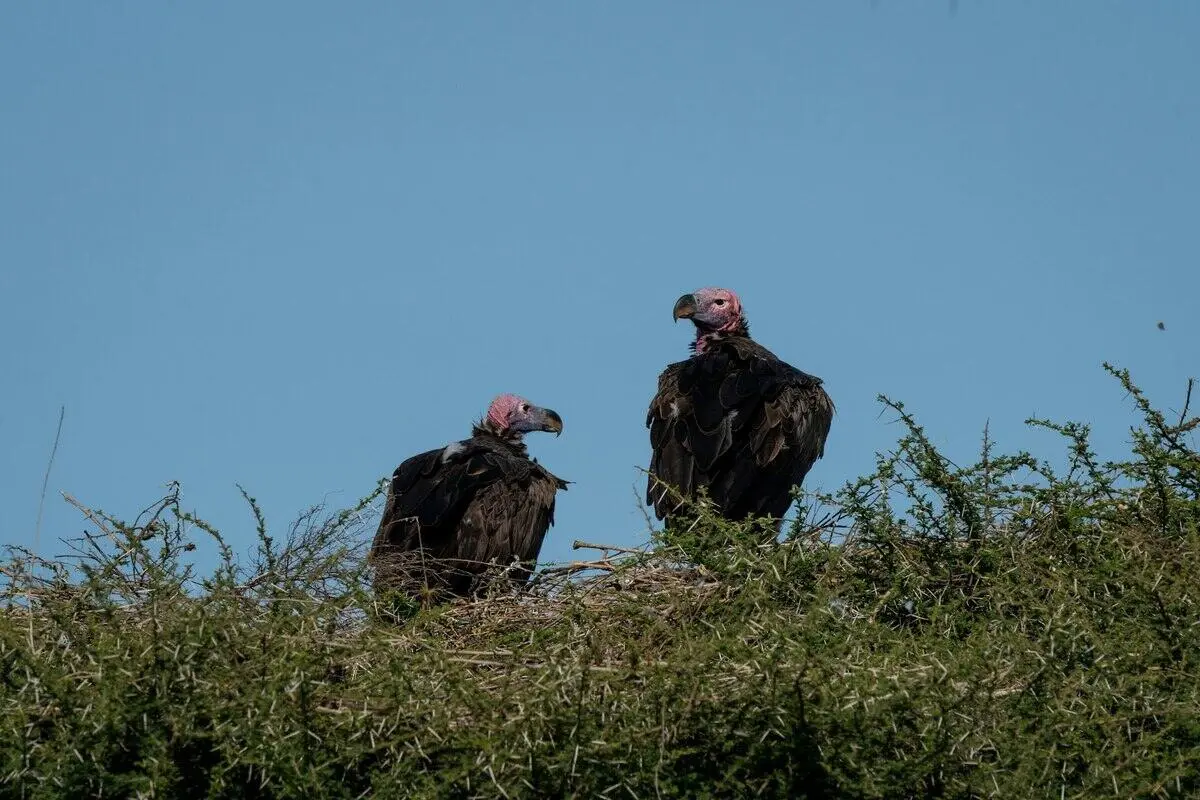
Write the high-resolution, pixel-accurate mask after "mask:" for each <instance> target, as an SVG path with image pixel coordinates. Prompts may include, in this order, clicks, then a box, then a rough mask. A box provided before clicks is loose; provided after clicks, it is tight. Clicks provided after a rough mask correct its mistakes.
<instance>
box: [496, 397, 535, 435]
mask: <svg viewBox="0 0 1200 800" xmlns="http://www.w3.org/2000/svg"><path fill="white" fill-rule="evenodd" d="M529 405H530V403H529V401H528V400H526V399H525V398H524V397H519V396H517V395H515V394H502V395H499V396H498V397H497V398H496V399H495V400H493V401H492V404H491V405H490V406H488V412H487V418H488V420H490V421H491V423H492V425H494V426H495V427H496V430H498V431H503V430H507V429H508V425H509V420H510V419H511V418H512V417H513V416H514V415H515V414H517V413H518V412H519V410H520V408H521V406H525V408H529Z"/></svg>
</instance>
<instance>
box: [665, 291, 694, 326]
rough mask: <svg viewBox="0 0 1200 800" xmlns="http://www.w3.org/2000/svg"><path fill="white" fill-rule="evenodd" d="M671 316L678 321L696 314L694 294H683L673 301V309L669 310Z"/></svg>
mask: <svg viewBox="0 0 1200 800" xmlns="http://www.w3.org/2000/svg"><path fill="white" fill-rule="evenodd" d="M671 315H672V317H674V319H675V321H676V322H678V321H679V320H681V319H691V318H692V317H694V316H695V315H696V295H694V294H685V295H684V296H683V297H681V298H679V299H678V300H676V301H675V309H674V310H673V311H672V312H671Z"/></svg>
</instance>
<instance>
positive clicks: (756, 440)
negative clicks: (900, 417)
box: [646, 336, 834, 494]
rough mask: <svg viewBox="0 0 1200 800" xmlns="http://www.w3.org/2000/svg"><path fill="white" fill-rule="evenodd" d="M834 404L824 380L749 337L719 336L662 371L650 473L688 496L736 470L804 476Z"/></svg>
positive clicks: (653, 408)
mask: <svg viewBox="0 0 1200 800" xmlns="http://www.w3.org/2000/svg"><path fill="white" fill-rule="evenodd" d="M833 410H834V409H833V402H832V401H831V400H830V398H829V395H828V394H826V392H825V389H824V388H823V387H822V385H821V379H820V378H817V377H815V376H813V375H809V374H807V373H805V372H802V371H800V370H798V369H796V368H795V367H793V366H791V365H790V364H787V363H786V362H784V361H782V360H780V359H779V358H778V357H777V356H775V354H773V353H772V352H771V351H770V350H767V349H766V348H765V347H763V346H762V345H760V344H758V343H757V342H755V341H754V340H752V339H750V338H749V337H747V336H731V337H725V338H719V339H715V340H713V341H711V342H709V343H708V345H707V346H706V347H705V348H704V349H703V351H702V352H698V353H697V354H696V355H694V356H692V357H691V358H689V359H687V360H686V361H680V362H677V363H674V364H671V365H670V366H669V367H667V368H666V369H665V370H664V371H663V373H662V374H661V375H660V376H659V380H658V393H657V394H656V395H655V396H654V399H653V400H652V401H651V404H650V409H649V413H648V414H647V418H646V424H647V426H648V427H649V428H650V444H651V447H652V449H653V460H652V463H651V472H652V474H654V475H655V476H657V477H658V478H659V479H661V480H663V481H666V482H667V483H669V484H672V485H674V486H676V487H678V488H680V489H681V490H682V491H683V492H684V493H685V494H690V493H691V492H692V490H693V489H694V488H696V487H697V486H699V485H703V484H709V483H711V482H712V481H713V480H714V479H715V478H716V477H717V476H718V474H719V473H722V472H727V471H728V470H731V469H738V470H740V471H742V472H744V473H745V474H746V479H745V480H746V481H751V480H753V473H756V472H758V471H761V470H763V469H767V468H771V469H772V470H776V469H779V470H782V471H783V472H785V473H788V474H790V475H792V476H793V477H795V478H796V479H797V481H798V480H799V479H802V478H803V475H804V473H806V472H807V471H808V469H809V468H810V467H811V466H812V463H813V462H814V461H815V460H816V459H818V458H820V457H821V456H822V455H823V454H824V448H825V439H826V437H827V435H828V433H829V427H830V423H831V422H832V418H833ZM781 459H782V463H781ZM731 488H732V487H731Z"/></svg>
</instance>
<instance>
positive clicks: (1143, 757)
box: [0, 367, 1200, 799]
mask: <svg viewBox="0 0 1200 800" xmlns="http://www.w3.org/2000/svg"><path fill="white" fill-rule="evenodd" d="M1109 370H1110V372H1112V373H1113V374H1114V376H1115V377H1116V378H1117V379H1118V380H1119V381H1120V382H1121V384H1122V385H1123V386H1124V388H1125V389H1126V391H1128V392H1129V393H1130V394H1131V395H1132V397H1133V400H1134V402H1135V404H1136V405H1137V407H1138V409H1139V411H1140V414H1141V418H1142V419H1141V423H1140V424H1139V425H1138V426H1137V427H1136V428H1135V429H1134V430H1133V436H1132V448H1131V450H1132V451H1131V453H1130V454H1129V456H1128V457H1127V458H1126V459H1125V460H1120V461H1101V460H1100V459H1099V457H1098V456H1097V455H1096V454H1095V453H1094V452H1093V450H1092V447H1091V445H1090V442H1089V429H1088V428H1087V426H1085V425H1082V424H1078V423H1066V424H1056V423H1051V422H1048V421H1037V420H1035V421H1031V422H1032V424H1035V425H1039V426H1042V427H1045V428H1048V429H1050V430H1053V431H1056V432H1058V433H1059V434H1061V435H1062V436H1063V437H1064V439H1065V441H1066V444H1067V451H1068V458H1067V466H1066V468H1065V471H1055V470H1054V469H1052V468H1051V466H1050V465H1049V464H1048V463H1047V462H1045V461H1042V460H1038V459H1036V458H1034V457H1033V456H1031V455H1030V454H1027V453H1017V454H1013V455H999V454H997V453H996V452H995V448H994V445H993V443H992V442H990V441H988V440H987V439H986V437H985V442H984V446H983V448H982V452H981V456H980V459H979V461H978V462H977V463H976V464H973V465H970V466H967V467H958V466H955V465H954V464H952V463H950V461H949V460H947V459H946V458H945V457H944V456H942V455H941V454H940V453H939V452H938V451H937V450H936V448H934V447H933V445H932V444H931V443H930V440H929V438H928V437H927V436H926V435H925V433H924V431H923V430H922V428H921V427H920V426H919V425H918V424H917V422H916V421H915V419H914V418H913V417H912V416H911V415H910V414H909V413H908V411H907V410H905V409H904V408H903V406H902V405H901V404H899V403H894V402H892V401H889V400H887V399H886V398H884V399H883V402H884V403H885V405H887V406H888V407H890V408H891V409H892V410H893V411H894V413H896V414H898V415H899V418H900V420H901V421H902V422H903V423H904V425H905V430H906V434H905V435H904V437H903V438H902V439H901V440H900V441H899V442H898V444H897V446H896V447H895V449H894V450H893V451H892V452H889V453H884V454H880V455H879V456H878V460H877V465H876V469H875V470H874V472H873V473H872V474H871V475H868V476H865V477H863V478H861V479H859V480H857V481H854V482H851V483H849V484H848V485H846V486H845V487H843V488H842V489H840V490H839V491H837V492H836V493H833V494H829V495H823V496H821V495H808V496H805V497H804V498H802V501H803V502H804V503H805V504H806V505H805V506H804V513H803V514H802V515H801V518H800V519H799V520H798V521H796V522H795V523H793V524H792V525H791V526H790V529H789V530H788V532H787V535H786V537H785V539H784V541H782V542H780V543H768V544H763V543H762V536H761V531H762V530H763V528H762V527H761V526H757V527H756V523H747V524H745V525H733V524H731V523H728V522H725V521H723V520H721V519H719V518H717V517H715V516H714V515H713V514H712V513H711V510H708V509H706V508H705V505H704V503H703V502H699V503H697V504H696V507H695V509H694V511H695V518H694V523H693V524H691V525H690V527H689V529H688V530H686V531H668V532H664V533H661V534H657V535H656V537H655V539H654V542H653V543H652V546H651V547H648V548H646V549H644V550H638V551H636V552H633V551H623V552H618V548H604V547H597V555H596V556H595V557H594V558H592V559H591V560H589V561H581V562H575V563H573V564H568V565H562V566H556V567H552V568H550V569H547V570H545V571H543V572H542V573H541V574H540V575H539V576H538V577H537V578H536V579H535V581H534V583H533V584H532V585H531V586H530V587H529V588H528V590H527V591H525V592H522V593H519V594H514V593H512V592H508V591H502V590H497V591H496V592H495V593H493V594H492V595H491V596H488V597H485V598H483V599H479V600H476V601H471V602H459V603H455V604H451V605H448V606H441V607H433V608H420V609H418V608H416V607H413V608H411V609H407V611H406V615H407V616H408V618H407V619H405V620H403V621H402V622H400V623H397V622H396V621H395V620H396V615H395V613H394V609H390V608H389V609H384V608H381V607H380V606H379V605H377V603H376V600H375V599H374V597H373V596H372V595H371V593H370V591H369V588H368V578H369V575H368V574H367V572H366V568H365V566H364V563H363V558H362V556H363V552H362V544H363V543H364V542H365V541H366V540H367V539H368V538H369V537H368V536H367V535H366V534H367V533H368V531H366V530H364V526H369V525H371V524H372V522H373V520H371V519H370V516H369V514H368V513H367V512H368V511H369V510H370V508H371V504H372V502H373V501H374V500H375V499H376V497H377V496H378V492H376V494H375V495H372V496H370V497H368V498H365V499H364V500H363V501H362V502H361V503H360V504H358V505H357V506H356V507H355V508H352V509H348V510H346V511H344V512H340V513H336V514H326V513H325V512H324V511H323V510H321V509H313V510H312V511H310V512H309V513H308V514H306V515H304V516H303V517H302V518H301V520H300V521H299V522H298V523H297V524H296V525H294V526H293V527H292V529H291V530H290V532H289V534H288V535H287V536H286V537H285V538H284V541H282V542H280V543H277V542H276V541H274V540H273V538H272V537H271V536H269V535H268V533H267V526H266V523H265V521H264V520H263V518H262V515H261V513H259V512H258V509H257V505H256V504H255V503H254V501H253V499H252V498H249V497H247V500H248V501H249V503H250V506H251V508H252V510H253V514H254V517H255V522H256V527H257V530H258V542H259V544H258V547H257V553H256V555H255V557H254V558H253V559H252V560H251V563H250V564H249V565H246V566H241V565H239V564H238V563H237V562H236V560H235V558H234V556H233V554H232V552H231V551H230V550H229V548H228V547H227V546H226V545H225V544H224V540H223V539H222V537H221V535H220V534H219V533H218V532H217V531H215V530H213V529H212V527H211V526H209V525H207V524H206V523H204V522H203V521H202V520H200V519H198V518H197V517H195V516H194V515H192V514H189V513H187V512H186V511H184V509H183V506H182V501H181V499H180V495H179V489H178V487H177V486H172V487H171V488H170V490H169V491H168V493H167V495H166V496H165V497H164V498H163V499H162V500H160V501H159V502H158V503H156V504H154V505H153V506H151V507H150V508H149V509H147V511H146V512H145V513H144V514H143V515H142V516H141V517H139V518H138V519H136V520H134V521H133V522H123V521H120V520H117V519H114V518H112V517H110V516H108V515H106V514H104V513H102V512H99V511H92V510H90V509H84V511H85V514H86V515H87V517H88V519H89V520H90V522H91V526H92V528H93V530H92V531H91V532H90V533H88V534H87V535H85V537H84V538H83V539H82V540H80V541H78V542H76V543H75V547H76V553H75V556H76V557H75V558H73V559H63V560H59V561H40V560H37V559H35V558H33V557H32V556H31V555H30V554H28V553H24V552H20V551H15V552H13V554H12V556H11V558H10V559H9V561H8V562H7V564H5V565H4V566H3V568H2V572H3V575H4V576H5V581H4V587H3V588H4V593H3V596H4V601H5V612H4V614H3V615H2V616H0V687H2V688H0V780H2V781H3V787H4V793H5V795H7V796H13V797H82V796H99V797H135V796H136V797H185V798H188V797H196V798H200V797H206V798H220V797H269V798H290V797H297V798H301V797H302V798H306V799H311V798H317V797H361V796H373V795H374V796H380V797H462V798H467V797H510V798H516V797H635V798H644V797H743V796H762V797H851V798H855V797H861V798H867V797H889V798H891V797H895V798H906V797H954V798H973V797H992V796H995V797H1023V796H1039V797H1041V796H1055V797H1097V796H1118V797H1155V796H1162V797H1170V796H1194V795H1195V794H1196V793H1197V792H1200V760H1198V759H1197V755H1196V754H1197V753H1200V680H1198V675H1200V625H1198V624H1197V622H1196V620H1197V611H1198V609H1197V589H1196V587H1197V586H1200V454H1198V453H1197V451H1196V449H1195V448H1194V447H1193V446H1192V445H1191V444H1190V443H1189V437H1190V436H1191V434H1192V432H1193V431H1194V430H1195V428H1196V427H1197V426H1198V425H1200V419H1196V418H1190V419H1189V418H1188V416H1187V411H1186V409H1185V411H1184V413H1183V414H1181V415H1180V417H1179V420H1178V421H1177V422H1170V421H1168V419H1167V418H1166V416H1165V415H1164V414H1163V413H1161V412H1160V411H1158V410H1156V409H1155V408H1154V407H1153V406H1152V405H1151V404H1150V403H1149V401H1148V400H1147V399H1146V398H1145V396H1144V395H1143V394H1142V393H1141V392H1140V391H1139V390H1138V388H1137V387H1136V386H1135V385H1134V384H1133V382H1132V381H1131V380H1130V378H1129V375H1128V374H1127V373H1125V372H1123V371H1119V370H1116V369H1113V368H1111V367H1109ZM196 537H201V538H209V539H211V540H212V541H213V542H215V544H216V546H217V548H218V550H219V551H220V553H221V554H222V557H221V561H220V564H219V566H218V567H217V568H216V569H215V570H214V571H213V573H212V574H211V575H206V576H202V577H198V576H196V575H195V574H194V573H193V570H192V568H191V567H190V566H188V561H187V553H188V551H189V549H190V548H192V547H193V546H194V544H195V543H196V541H198V539H197V538H196ZM402 616H403V615H402Z"/></svg>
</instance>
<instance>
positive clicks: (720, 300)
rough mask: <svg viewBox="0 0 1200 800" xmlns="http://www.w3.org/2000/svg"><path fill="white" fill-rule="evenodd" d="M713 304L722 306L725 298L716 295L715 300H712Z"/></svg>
mask: <svg viewBox="0 0 1200 800" xmlns="http://www.w3.org/2000/svg"><path fill="white" fill-rule="evenodd" d="M713 304H715V305H718V306H723V305H725V300H724V299H722V298H720V297H718V298H717V299H716V300H713Z"/></svg>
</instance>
